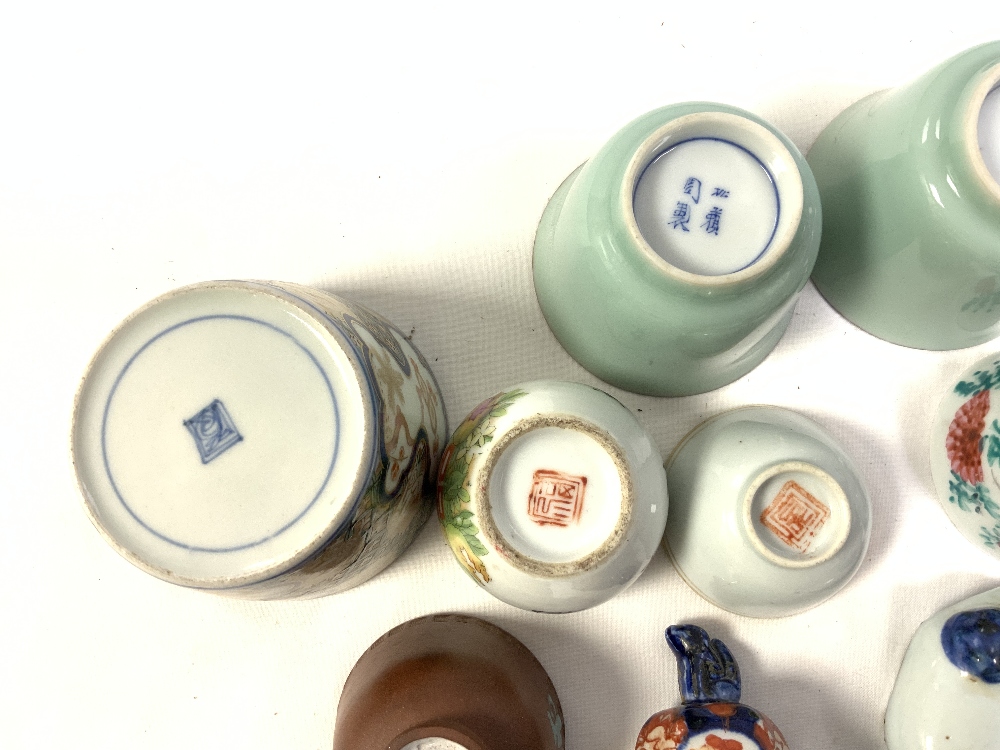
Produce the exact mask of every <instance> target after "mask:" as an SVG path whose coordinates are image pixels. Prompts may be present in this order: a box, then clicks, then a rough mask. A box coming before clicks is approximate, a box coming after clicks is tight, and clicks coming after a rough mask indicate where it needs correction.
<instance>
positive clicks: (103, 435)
mask: <svg viewBox="0 0 1000 750" xmlns="http://www.w3.org/2000/svg"><path fill="white" fill-rule="evenodd" d="M208 320H238V321H242V322H246V323H254V324H256V325H260V326H264V327H265V328H268V329H270V330H272V331H274V332H275V333H279V334H281V335H282V336H284V337H286V338H287V339H289V340H290V341H291V342H292V343H294V344H295V345H296V346H297V347H298V348H299V349H301V350H302V351H303V353H305V355H306V356H307V357H309V359H310V360H311V361H312V363H313V364H314V365H316V369H317V370H319V373H320V375H321V376H322V377H323V382H324V383H325V384H326V388H327V391H328V392H329V394H330V402H331V403H332V404H333V415H334V422H335V434H334V443H333V455H332V457H331V459H330V466H329V468H327V471H326V476H325V477H324V478H323V483H322V485H320V488H319V490H318V491H317V492H316V495H315V496H314V497H313V498H312V500H310V501H309V503H308V504H307V505H306V506H305V507H304V508H303V509H302V510H301V511H300V512H299V514H298V515H296V516H295V518H293V519H292V520H291V521H289V522H288V523H286V524H285V525H284V526H282V527H281V528H280V529H278V530H276V531H274V532H273V533H271V534H268V535H267V536H264V537H261V538H260V539H257V540H254V541H252V542H248V543H246V544H239V545H235V546H232V547H198V546H194V545H190V544H184V543H183V542H181V541H178V540H176V539H172V538H171V537H169V536H167V535H165V534H162V533H160V532H159V531H157V530H156V529H154V528H152V527H151V526H149V525H148V524H147V523H146V522H145V521H143V520H142V519H141V518H140V517H139V516H138V515H137V514H136V512H135V511H134V510H133V509H132V508H131V507H130V506H129V504H128V502H127V501H126V500H125V497H124V496H123V495H122V493H121V490H119V489H118V485H117V484H116V483H115V477H114V474H113V473H112V472H111V466H110V465H109V463H108V450H107V443H106V435H107V426H108V411H109V410H110V408H111V401H112V399H113V398H114V396H115V392H116V391H117V390H118V385H119V384H120V383H121V381H122V378H123V377H125V373H126V372H128V369H129V368H130V367H131V366H132V363H133V362H135V360H136V359H138V357H139V356H140V355H141V354H142V353H143V352H144V351H146V350H147V349H148V348H149V347H150V346H152V345H153V344H155V343H156V342H157V341H159V340H160V339H161V338H163V337H164V336H166V335H167V334H169V333H171V332H173V331H176V330H177V329H178V328H183V327H184V326H188V325H192V324H193V323H201V322H204V321H208ZM340 433H341V429H340V411H339V410H338V408H337V399H336V397H335V396H334V393H333V386H332V385H330V379H329V378H328V377H327V375H326V371H324V370H323V367H322V366H321V365H320V363H319V361H318V360H317V359H316V357H315V356H313V354H312V352H310V351H309V350H308V349H306V348H305V347H304V346H303V345H302V343H301V342H300V341H299V340H298V339H296V338H295V337H294V336H293V335H292V334H290V333H288V331H283V330H282V329H280V328H278V327H276V326H274V325H271V324H270V323H266V322H265V321H263V320H258V319H257V318H251V317H248V316H245V315H203V316H201V317H197V318H191V319H189V320H185V321H182V322H180V323H177V324H175V325H172V326H170V327H169V328H165V329H164V330H162V331H160V332H159V333H158V334H156V335H155V336H153V338H151V339H150V340H149V341H147V342H146V343H145V344H143V345H142V346H141V347H140V348H139V349H138V351H136V352H135V354H133V355H132V356H131V357H130V358H129V360H128V362H126V363H125V366H124V367H122V369H121V372H119V373H118V377H117V378H115V382H114V385H112V386H111V391H110V393H108V399H107V401H106V402H105V404H104V416H103V418H102V419H101V457H102V459H103V461H104V471H105V473H106V474H107V477H108V481H109V482H110V483H111V488H112V489H113V490H114V493H115V496H116V497H117V498H118V500H119V502H121V504H122V507H124V508H125V510H126V511H128V514H129V515H130V516H132V518H133V519H135V521H136V523H138V524H139V525H140V526H142V528H144V529H145V530H146V531H148V532H149V533H150V534H152V535H153V536H155V537H156V538H157V539H161V540H163V541H164V542H167V543H169V544H172V545H174V546H175V547H180V548H181V549H186V550H190V551H192V552H238V551H240V550H245V549H250V548H251V547H257V546H260V545H261V544H263V543H264V542H267V541H269V540H271V539H274V538H275V537H277V536H278V535H280V534H282V533H283V532H285V531H287V530H288V529H289V528H291V527H292V526H294V525H295V524H296V523H298V521H299V520H300V519H301V518H302V517H303V516H304V515H305V514H306V513H307V512H308V511H309V509H310V508H312V507H313V505H315V504H316V501H317V500H318V499H319V497H320V495H322V494H323V491H324V490H325V489H326V485H327V484H328V483H329V481H330V476H331V475H332V474H333V467H334V466H335V465H336V463H337V455H338V453H339V450H340Z"/></svg>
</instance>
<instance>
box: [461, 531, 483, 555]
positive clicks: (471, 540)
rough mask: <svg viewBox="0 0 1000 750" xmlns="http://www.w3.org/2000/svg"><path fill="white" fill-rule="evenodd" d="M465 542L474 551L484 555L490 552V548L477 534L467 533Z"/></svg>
mask: <svg viewBox="0 0 1000 750" xmlns="http://www.w3.org/2000/svg"><path fill="white" fill-rule="evenodd" d="M464 536H465V542H466V544H468V545H469V547H470V548H471V549H472V551H473V552H475V553H476V554H477V555H479V556H480V557H482V556H483V555H486V554H489V550H488V549H486V547H485V546H484V545H483V543H482V542H481V541H479V537H477V536H476V535H475V534H466V535H464Z"/></svg>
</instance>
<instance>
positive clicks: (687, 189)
mask: <svg viewBox="0 0 1000 750" xmlns="http://www.w3.org/2000/svg"><path fill="white" fill-rule="evenodd" d="M684 195H690V196H691V200H693V201H694V202H695V203H697V202H698V201H699V200H701V180H699V179H698V178H697V177H688V178H687V181H686V182H685V183H684Z"/></svg>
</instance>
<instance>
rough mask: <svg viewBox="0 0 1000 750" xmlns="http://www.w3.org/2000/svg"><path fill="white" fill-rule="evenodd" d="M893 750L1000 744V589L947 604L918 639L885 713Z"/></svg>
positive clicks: (982, 748) (992, 749)
mask: <svg viewBox="0 0 1000 750" xmlns="http://www.w3.org/2000/svg"><path fill="white" fill-rule="evenodd" d="M885 743H886V745H888V746H889V750H941V748H955V749H956V750H958V749H959V748H961V750H996V748H997V747H1000V588H997V589H993V590H992V591H987V592H985V593H983V594H979V595H977V596H973V597H971V598H969V599H966V600H965V601H963V602H959V603H958V604H955V605H953V606H951V607H946V608H945V609H943V610H941V611H940V612H938V613H937V614H935V615H934V616H933V617H931V618H930V619H928V620H927V621H926V622H924V623H923V624H922V625H921V626H920V627H919V628H918V629H917V632H916V634H915V635H914V636H913V640H912V641H910V647H909V648H908V649H907V651H906V656H904V657H903V664H902V666H901V667H900V668H899V676H898V677H897V678H896V685H895V687H894V688H893V691H892V695H891V696H890V698H889V705H888V707H887V708H886V712H885Z"/></svg>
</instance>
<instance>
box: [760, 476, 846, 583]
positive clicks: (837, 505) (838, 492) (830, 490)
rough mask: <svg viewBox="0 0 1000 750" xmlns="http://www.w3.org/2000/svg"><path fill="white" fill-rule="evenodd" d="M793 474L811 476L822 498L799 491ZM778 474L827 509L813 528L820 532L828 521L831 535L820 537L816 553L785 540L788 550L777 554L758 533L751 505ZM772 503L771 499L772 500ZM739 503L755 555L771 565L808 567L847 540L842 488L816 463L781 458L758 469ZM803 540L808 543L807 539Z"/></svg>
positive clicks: (832, 553) (840, 546) (810, 499)
mask: <svg viewBox="0 0 1000 750" xmlns="http://www.w3.org/2000/svg"><path fill="white" fill-rule="evenodd" d="M795 474H804V475H806V476H811V477H813V478H814V479H815V481H816V483H817V485H818V486H820V487H822V488H823V490H825V492H821V493H820V492H817V493H816V494H822V497H821V498H815V497H814V495H813V494H812V493H809V492H808V491H805V490H803V488H802V487H801V486H799V485H798V483H795V482H794V480H792V479H791V476H792V475H795ZM782 475H785V477H786V479H787V480H788V481H787V483H786V485H785V486H786V487H787V486H788V485H789V484H794V485H795V490H796V491H797V492H800V493H803V494H804V495H805V496H806V498H808V500H809V501H812V502H815V501H817V500H818V502H819V503H820V504H821V505H825V507H826V508H827V509H828V511H829V519H828V520H821V526H820V529H818V530H817V533H821V532H822V526H825V525H826V524H827V523H829V524H832V525H833V529H834V531H833V535H832V537H831V536H829V535H827V538H826V539H825V540H823V542H822V546H821V548H820V549H819V550H818V553H817V554H812V555H810V554H809V552H808V549H807V550H805V551H802V550H797V549H796V548H795V547H793V546H791V545H790V544H789V543H788V542H783V543H784V544H785V545H786V546H787V547H788V549H789V550H790V552H789V553H787V554H784V555H783V554H778V553H776V552H775V551H774V549H772V547H771V546H769V545H768V544H767V542H766V541H765V540H764V539H763V538H762V537H761V534H760V532H759V531H758V530H757V526H758V524H757V520H758V519H759V518H760V514H758V513H757V512H756V508H755V506H756V505H757V495H758V494H759V493H760V492H761V490H762V489H763V488H764V486H765V485H766V484H767V483H768V482H769V481H770V480H773V479H774V478H776V477H780V476H782ZM783 489H784V488H783ZM773 502H774V500H773V499H772V503H773ZM742 505H743V528H744V531H745V532H746V534H747V538H749V540H750V543H751V544H752V545H753V547H754V549H756V550H757V552H758V553H759V554H761V555H763V556H764V557H765V558H767V559H768V560H769V561H771V562H772V563H774V564H775V565H779V566H781V567H783V568H809V567H812V566H814V565H819V564H820V563H823V562H826V561H827V560H829V559H830V558H832V557H833V556H834V555H836V554H837V553H838V552H839V551H840V550H841V548H842V547H843V546H844V544H845V543H846V542H847V537H848V535H849V534H850V531H851V506H850V504H849V503H848V501H847V495H846V494H845V493H844V490H843V488H842V487H841V486H840V484H839V483H838V482H837V481H836V480H835V479H834V478H833V477H831V476H830V475H829V474H827V473H826V472H825V471H823V470H822V469H820V468H819V467H818V466H814V465H813V464H810V463H806V462H804V461H785V462H783V463H780V464H776V465H774V466H771V467H769V468H767V469H765V470H764V471H762V472H761V473H760V474H758V475H757V476H756V477H755V478H754V480H753V481H752V482H751V483H750V485H749V486H748V487H747V490H746V492H745V493H744V495H743V503H742ZM770 507H771V506H770V505H769V506H768V508H770ZM760 520H761V525H765V524H764V523H763V519H762V518H760ZM806 541H807V542H808V540H806ZM791 551H796V552H798V557H797V558H796V557H792V556H790V555H791Z"/></svg>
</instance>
